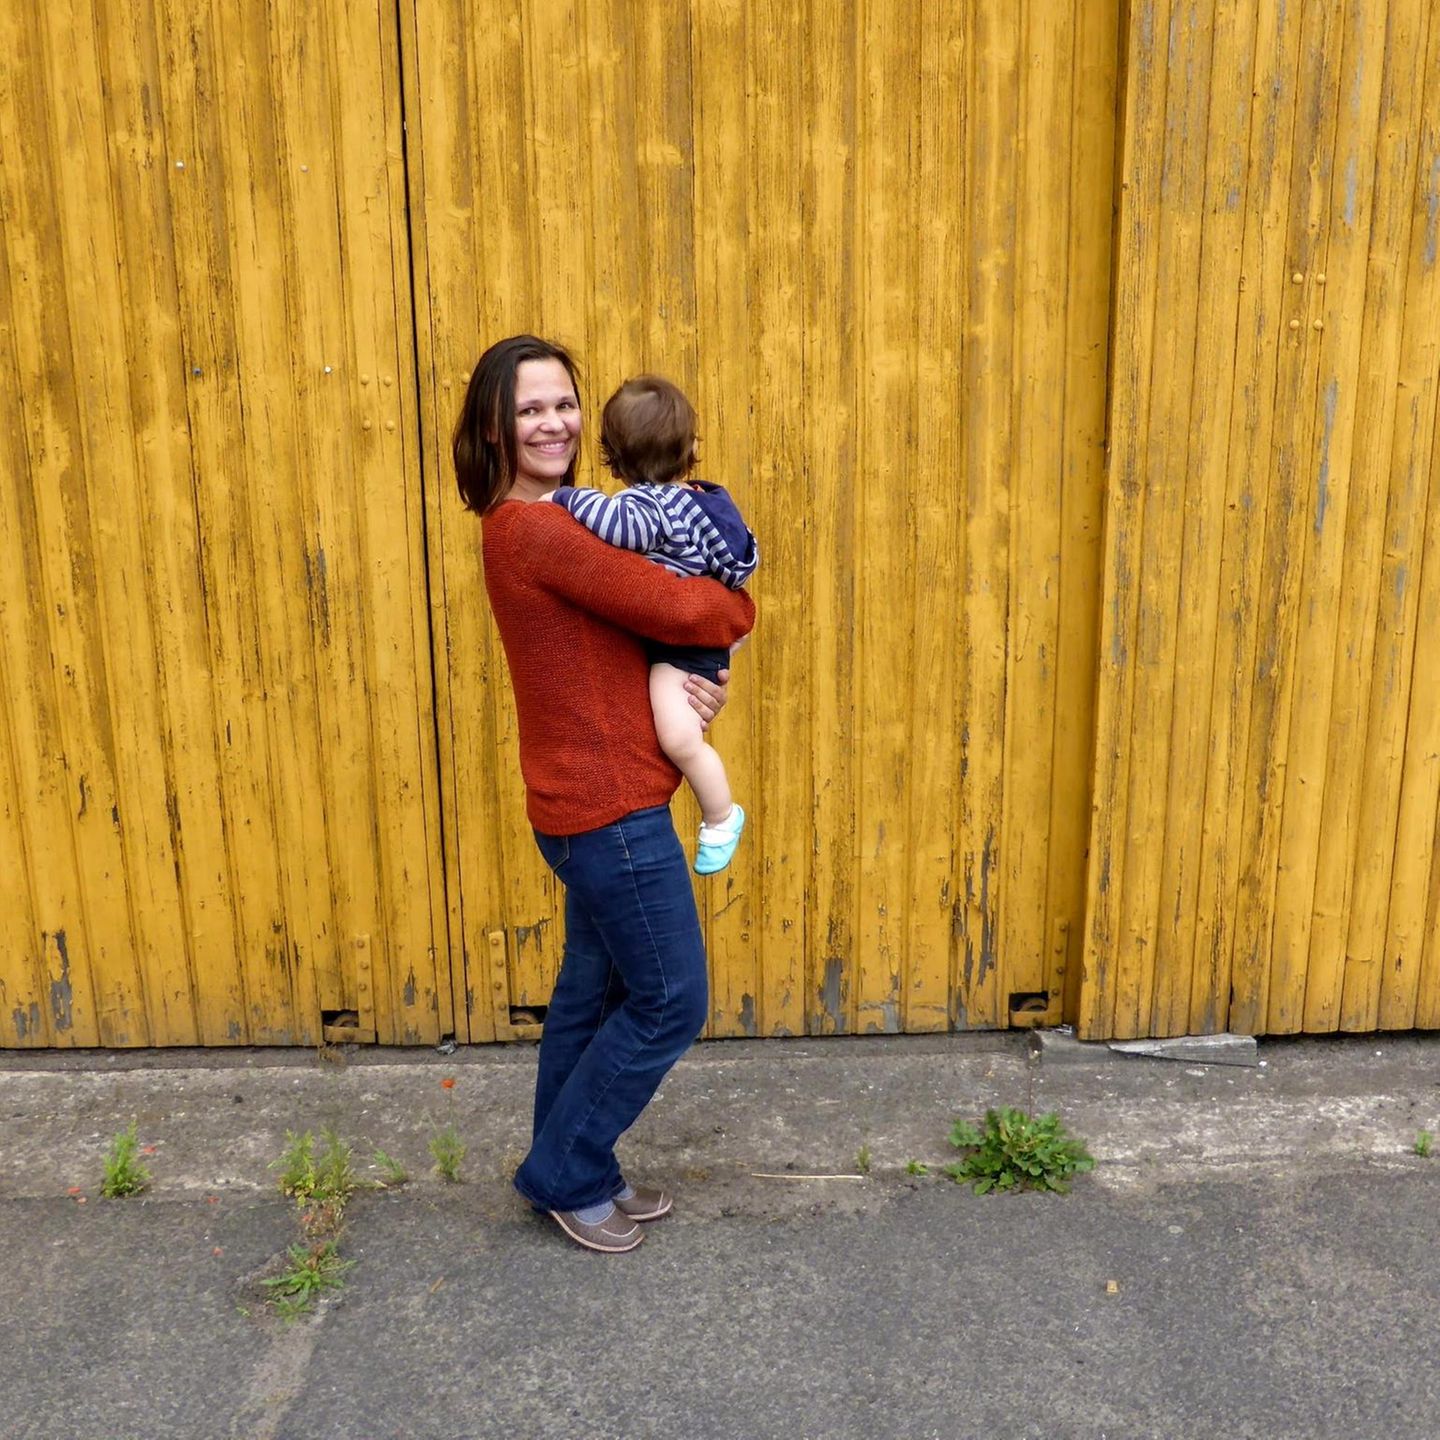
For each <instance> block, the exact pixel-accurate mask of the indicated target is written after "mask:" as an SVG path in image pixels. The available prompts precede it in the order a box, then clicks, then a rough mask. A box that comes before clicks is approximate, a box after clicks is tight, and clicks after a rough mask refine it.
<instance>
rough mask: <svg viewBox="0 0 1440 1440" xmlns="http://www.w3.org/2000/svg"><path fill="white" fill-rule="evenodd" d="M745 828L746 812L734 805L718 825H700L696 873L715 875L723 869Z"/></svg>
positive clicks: (696, 852) (696, 853)
mask: <svg viewBox="0 0 1440 1440" xmlns="http://www.w3.org/2000/svg"><path fill="white" fill-rule="evenodd" d="M744 829H745V812H744V811H743V810H742V809H741V808H740V807H739V806H738V805H732V806H731V807H730V813H729V814H728V815H727V816H726V817H725V819H724V820H722V821H721V822H720V824H718V825H702V826H701V827H700V844H699V847H698V848H697V849H696V851H695V873H696V874H697V875H713V874H714V873H715V872H716V871H717V870H723V869H724V868H725V867H726V866H727V865H728V864H729V863H730V857H731V856H732V855H734V853H735V847H736V846H737V845H738V844H739V843H740V833H741V831H743V830H744Z"/></svg>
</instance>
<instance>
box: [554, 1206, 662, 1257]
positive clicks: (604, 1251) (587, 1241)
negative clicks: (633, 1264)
mask: <svg viewBox="0 0 1440 1440" xmlns="http://www.w3.org/2000/svg"><path fill="white" fill-rule="evenodd" d="M550 1218H551V1219H552V1220H554V1222H555V1223H556V1224H557V1225H558V1226H559V1227H560V1228H561V1230H563V1231H564V1232H565V1234H566V1235H567V1236H569V1238H570V1239H571V1240H573V1241H574V1242H575V1243H576V1244H577V1245H583V1246H584V1247H585V1248H586V1249H587V1250H596V1251H598V1252H599V1253H600V1254H601V1255H625V1254H628V1253H629V1252H630V1251H631V1250H633V1249H635V1247H636V1246H637V1245H639V1244H640V1242H641V1241H642V1240H644V1238H645V1232H644V1231H643V1230H636V1232H635V1238H634V1239H633V1240H626V1241H625V1242H624V1243H623V1244H615V1245H602V1244H601V1243H600V1242H599V1241H597V1240H592V1239H591V1238H590V1237H589V1236H587V1235H581V1234H580V1233H579V1232H578V1231H575V1230H572V1229H571V1228H570V1226H569V1225H568V1224H566V1222H565V1217H564V1215H563V1214H562V1213H561V1212H560V1211H559V1210H552V1211H550ZM626 1218H627V1219H631V1220H633V1219H634V1218H635V1217H634V1216H633V1215H631V1216H627V1217H626Z"/></svg>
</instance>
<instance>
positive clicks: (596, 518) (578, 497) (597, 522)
mask: <svg viewBox="0 0 1440 1440" xmlns="http://www.w3.org/2000/svg"><path fill="white" fill-rule="evenodd" d="M553 498H554V500H555V503H556V504H558V505H563V506H564V507H565V508H566V509H567V510H568V511H569V512H570V513H571V514H572V515H573V516H574V517H575V518H576V519H577V520H578V521H579V522H580V523H581V524H582V525H583V526H584V527H585V528H586V529H587V530H589V531H591V532H592V533H594V534H596V535H598V536H599V537H600V538H601V539H602V540H603V541H604V542H605V543H606V544H607V545H615V546H618V547H619V548H620V549H621V550H638V551H639V552H640V553H641V554H642V555H644V554H648V553H649V552H650V551H652V550H653V549H654V548H655V542H656V541H657V540H658V539H659V537H660V535H661V534H662V532H663V525H664V517H663V516H662V515H661V513H660V507H659V505H658V504H657V503H656V502H655V500H653V499H652V498H651V497H650V496H649V495H647V494H645V493H644V492H642V491H639V490H622V491H621V492H620V493H619V494H618V495H607V494H605V492H604V491H603V490H577V489H575V488H574V487H573V486H569V485H562V486H561V487H560V488H559V489H558V490H557V491H555V494H554V497H553Z"/></svg>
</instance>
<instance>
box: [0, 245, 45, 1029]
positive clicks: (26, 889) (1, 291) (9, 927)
mask: <svg viewBox="0 0 1440 1440" xmlns="http://www.w3.org/2000/svg"><path fill="white" fill-rule="evenodd" d="M3 271H4V267H3V266H0V274H3ZM6 289H7V286H6V284H5V282H4V281H3V280H0V302H3V300H4V298H5V293H6ZM10 378H13V367H12V366H11V365H10V364H8V363H7V362H6V360H5V359H4V358H0V380H4V379H10ZM10 393H12V394H13V393H14V392H13V391H12V392H10ZM9 408H10V407H9V406H8V405H6V404H4V402H3V401H0V417H3V418H4V419H11V418H14V419H16V420H18V417H12V416H8V415H5V411H6V410H8V409H9ZM13 433H14V434H15V435H16V436H17V437H18V434H19V428H18V425H17V426H16V429H15V431H14V432H13ZM15 448H16V447H15V446H14V444H13V442H11V443H10V444H7V445H6V452H8V453H6V458H7V459H13V458H14V449H15ZM25 468H26V467H25V466H24V465H20V466H17V467H16V468H15V469H14V470H12V471H10V472H8V473H10V474H13V475H15V476H17V477H18V476H20V475H22V474H24V473H25ZM9 540H10V536H9V534H8V527H6V526H5V525H4V523H3V521H0V541H4V542H6V547H8V542H9ZM0 554H3V555H5V556H6V558H7V559H9V558H11V554H12V552H11V551H10V549H9V548H0ZM7 568H8V567H7ZM11 573H12V574H13V573H14V572H13V571H11ZM7 604H8V602H7V601H6V600H5V599H0V609H3V608H6V607H7ZM35 678H36V680H37V681H38V680H39V678H40V677H38V676H37V677H35ZM9 679H10V675H9V668H8V666H7V664H6V652H5V647H3V646H0V855H4V856H5V862H6V863H5V865H4V866H3V869H0V957H3V964H0V1048H3V1049H10V1048H12V1047H20V1048H25V1049H30V1048H39V1047H42V1046H50V1045H53V1044H54V1043H55V1039H54V1031H53V1029H52V1027H51V1023H50V1015H49V1007H48V1006H47V1005H46V1004H45V973H44V963H43V960H42V958H41V949H40V945H39V943H38V936H39V932H38V927H37V926H36V924H35V911H34V907H33V906H32V904H31V900H30V895H31V888H32V881H31V864H30V855H29V846H28V845H27V844H26V842H25V828H24V811H23V805H24V787H22V786H21V783H20V775H19V770H18V766H17V763H16V758H17V757H16V753H15V747H14V745H13V743H12V740H11V722H10V705H11V698H10V697H11V696H12V695H13V694H14V693H16V692H15V691H12V690H11V688H10V684H9ZM18 689H19V687H18V686H17V687H16V690H18Z"/></svg>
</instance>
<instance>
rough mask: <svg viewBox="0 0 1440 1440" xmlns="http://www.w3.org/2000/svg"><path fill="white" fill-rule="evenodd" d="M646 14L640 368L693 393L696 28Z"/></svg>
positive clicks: (636, 41) (640, 132)
mask: <svg viewBox="0 0 1440 1440" xmlns="http://www.w3.org/2000/svg"><path fill="white" fill-rule="evenodd" d="M641 14H642V16H643V18H642V19H640V20H638V21H634V20H632V21H631V23H630V25H629V27H628V28H629V39H630V53H629V57H628V63H629V67H630V73H631V76H632V83H633V86H634V96H635V153H636V158H637V163H636V175H635V178H636V185H637V188H638V197H637V200H636V207H637V214H636V222H637V228H636V231H635V234H634V235H633V236H632V237H631V238H630V244H631V246H632V248H633V250H634V252H635V262H634V265H635V271H636V276H635V283H636V285H637V288H638V290H639V293H640V295H641V297H642V312H643V313H642V315H641V317H640V323H641V327H642V333H641V336H640V345H641V350H640V365H641V366H642V367H643V368H644V369H647V370H660V371H662V372H665V373H673V374H674V375H675V376H676V378H677V382H680V383H683V385H684V386H685V387H687V388H686V393H687V394H690V393H691V391H692V390H693V387H694V386H695V384H696V383H697V380H698V378H699V370H700V359H699V354H698V352H697V332H696V308H695V303H696V302H695V225H694V219H693V215H694V210H695V171H694V163H693V162H694V153H695V146H694V134H693V129H692V121H693V116H692V113H691V98H690V97H691V92H692V89H693V86H694V76H693V73H692V70H691V56H690V33H691V23H690V22H688V21H687V22H686V23H680V22H679V21H678V20H677V21H676V22H675V23H673V24H672V23H664V24H656V23H655V22H654V20H653V18H652V16H651V13H650V12H648V11H642V12H641ZM602 383H609V382H602ZM602 398H603V397H602ZM745 670H746V666H745V665H744V664H742V667H741V672H742V673H741V674H740V680H741V683H742V684H745V683H747V679H748V676H747V674H746V673H744V672H745Z"/></svg>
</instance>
